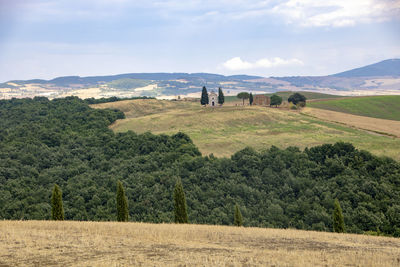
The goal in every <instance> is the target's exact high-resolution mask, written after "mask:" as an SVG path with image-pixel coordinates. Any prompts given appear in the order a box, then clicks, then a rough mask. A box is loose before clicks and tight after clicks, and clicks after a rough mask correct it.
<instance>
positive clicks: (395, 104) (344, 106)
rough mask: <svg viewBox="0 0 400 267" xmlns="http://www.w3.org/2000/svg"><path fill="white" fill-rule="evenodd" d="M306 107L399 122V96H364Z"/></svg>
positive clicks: (315, 103) (312, 103) (327, 101)
mask: <svg viewBox="0 0 400 267" xmlns="http://www.w3.org/2000/svg"><path fill="white" fill-rule="evenodd" d="M308 106H310V107H314V108H320V109H327V110H332V111H338V112H343V113H350V114H354V115H360V116H367V117H373V118H380V119H387V120H398V121H400V96H366V97H349V98H345V99H334V100H324V101H317V102H310V103H308Z"/></svg>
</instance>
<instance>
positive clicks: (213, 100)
mask: <svg viewBox="0 0 400 267" xmlns="http://www.w3.org/2000/svg"><path fill="white" fill-rule="evenodd" d="M208 104H209V105H210V107H216V106H217V105H218V95H217V94H216V93H214V92H210V93H209V94H208Z"/></svg>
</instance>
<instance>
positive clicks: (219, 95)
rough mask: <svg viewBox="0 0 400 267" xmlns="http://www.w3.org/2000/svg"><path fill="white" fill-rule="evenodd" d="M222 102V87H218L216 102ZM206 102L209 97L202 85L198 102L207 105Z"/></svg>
mask: <svg viewBox="0 0 400 267" xmlns="http://www.w3.org/2000/svg"><path fill="white" fill-rule="evenodd" d="M224 102H225V96H224V92H222V88H221V87H219V88H218V104H220V105H222V104H224ZM208 103H209V99H208V92H207V88H206V87H205V86H203V89H202V91H201V98H200V104H202V105H203V106H205V105H208Z"/></svg>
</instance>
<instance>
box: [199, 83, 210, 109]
mask: <svg viewBox="0 0 400 267" xmlns="http://www.w3.org/2000/svg"><path fill="white" fill-rule="evenodd" d="M200 103H201V104H202V105H203V106H205V105H207V104H208V93H207V89H206V87H205V86H203V90H202V91H201V99H200Z"/></svg>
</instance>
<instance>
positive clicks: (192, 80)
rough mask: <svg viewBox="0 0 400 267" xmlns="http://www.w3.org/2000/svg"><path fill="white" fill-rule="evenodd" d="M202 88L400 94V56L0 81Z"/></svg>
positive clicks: (53, 93)
mask: <svg viewBox="0 0 400 267" xmlns="http://www.w3.org/2000/svg"><path fill="white" fill-rule="evenodd" d="M203 86H206V87H207V89H208V90H211V91H212V90H217V89H218V87H222V89H223V90H224V92H226V95H236V94H237V93H239V92H243V91H246V92H253V94H257V93H258V94H259V93H272V92H278V91H312V92H323V93H330V94H339V95H340V94H341V95H348V94H356V95H362V94H366V95H371V94H400V59H389V60H384V61H381V62H378V63H375V64H372V65H368V66H365V67H361V68H357V69H353V70H348V71H345V72H341V73H337V74H333V75H327V76H293V77H271V78H264V77H260V76H251V75H231V76H225V75H221V74H213V73H126V74H117V75H107V76H88V77H80V76H64V77H57V78H54V79H51V80H42V79H33V80H14V81H8V82H5V83H0V99H8V98H13V97H16V98H21V97H34V96H46V97H49V98H57V97H65V96H68V95H77V96H79V97H81V98H90V97H94V98H101V97H110V96H116V97H120V98H124V97H137V96H151V97H161V98H162V97H168V98H174V97H177V96H190V97H193V96H196V95H198V94H199V93H200V92H201V89H202V87H203Z"/></svg>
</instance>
